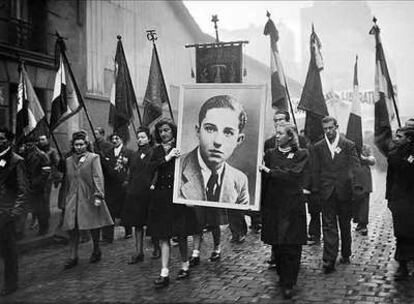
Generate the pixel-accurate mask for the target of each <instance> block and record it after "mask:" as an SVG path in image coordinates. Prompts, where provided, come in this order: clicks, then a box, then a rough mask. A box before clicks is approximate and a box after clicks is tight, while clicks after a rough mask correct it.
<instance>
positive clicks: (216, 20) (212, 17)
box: [211, 15, 219, 42]
mask: <svg viewBox="0 0 414 304" xmlns="http://www.w3.org/2000/svg"><path fill="white" fill-rule="evenodd" d="M211 22H213V23H214V29H215V30H216V42H219V36H218V30H217V22H219V18H218V16H217V15H212V16H211Z"/></svg>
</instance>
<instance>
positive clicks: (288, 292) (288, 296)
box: [283, 288, 293, 299]
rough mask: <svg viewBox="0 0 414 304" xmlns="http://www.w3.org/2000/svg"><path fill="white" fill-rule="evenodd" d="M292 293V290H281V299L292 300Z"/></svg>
mask: <svg viewBox="0 0 414 304" xmlns="http://www.w3.org/2000/svg"><path fill="white" fill-rule="evenodd" d="M292 296H293V291H292V288H283V298H284V299H292Z"/></svg>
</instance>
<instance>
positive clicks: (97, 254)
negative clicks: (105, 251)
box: [89, 251, 102, 263]
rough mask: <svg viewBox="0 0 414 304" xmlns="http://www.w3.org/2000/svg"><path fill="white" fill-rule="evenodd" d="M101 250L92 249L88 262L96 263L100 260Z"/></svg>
mask: <svg viewBox="0 0 414 304" xmlns="http://www.w3.org/2000/svg"><path fill="white" fill-rule="evenodd" d="M101 257H102V252H101V251H94V252H92V254H91V257H90V258H89V263H97V262H99V261H100V260H101Z"/></svg>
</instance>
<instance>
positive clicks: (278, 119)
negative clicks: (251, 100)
mask: <svg viewBox="0 0 414 304" xmlns="http://www.w3.org/2000/svg"><path fill="white" fill-rule="evenodd" d="M286 122H287V119H286V115H285V114H283V113H277V114H276V113H275V114H274V115H273V125H274V127H275V129H276V128H277V127H278V126H280V125H281V124H284V123H286Z"/></svg>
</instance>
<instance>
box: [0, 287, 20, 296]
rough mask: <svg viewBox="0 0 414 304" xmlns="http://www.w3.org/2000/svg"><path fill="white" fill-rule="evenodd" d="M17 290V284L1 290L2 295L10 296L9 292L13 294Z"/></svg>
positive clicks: (0, 294)
mask: <svg viewBox="0 0 414 304" xmlns="http://www.w3.org/2000/svg"><path fill="white" fill-rule="evenodd" d="M16 290H17V286H14V287H4V288H3V289H2V290H1V291H0V296H2V297H5V296H8V295H9V294H12V293H13V292H15V291H16Z"/></svg>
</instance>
